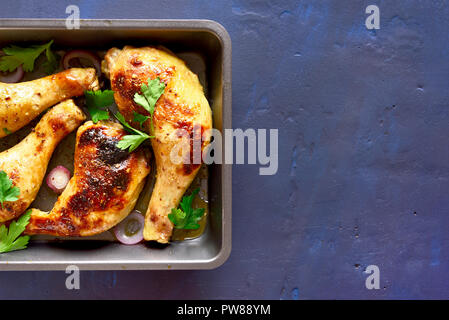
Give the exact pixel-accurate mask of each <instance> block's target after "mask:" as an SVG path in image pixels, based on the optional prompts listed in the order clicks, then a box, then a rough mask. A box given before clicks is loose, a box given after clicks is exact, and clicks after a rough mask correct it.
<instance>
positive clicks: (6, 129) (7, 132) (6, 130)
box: [3, 128, 12, 135]
mask: <svg viewBox="0 0 449 320" xmlns="http://www.w3.org/2000/svg"><path fill="white" fill-rule="evenodd" d="M3 132H4V133H5V134H6V135H8V134H11V133H12V132H11V131H9V129H8V128H3Z"/></svg>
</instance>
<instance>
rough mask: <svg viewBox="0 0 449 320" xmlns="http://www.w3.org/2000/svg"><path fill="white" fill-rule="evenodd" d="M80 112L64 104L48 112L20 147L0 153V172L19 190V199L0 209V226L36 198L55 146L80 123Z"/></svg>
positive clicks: (81, 118)
mask: <svg viewBox="0 0 449 320" xmlns="http://www.w3.org/2000/svg"><path fill="white" fill-rule="evenodd" d="M84 120H85V116H84V114H83V112H82V111H81V110H80V109H79V108H78V107H77V106H76V105H75V104H74V103H73V101H72V100H66V101H64V102H61V103H60V104H58V105H56V106H55V107H53V108H52V109H50V111H48V112H47V113H46V114H45V115H44V116H43V117H42V119H41V120H40V121H39V123H38V124H37V125H36V127H35V128H34V130H33V131H32V132H31V133H30V134H29V135H28V136H27V137H25V139H23V140H22V141H21V142H20V143H19V144H17V145H15V146H14V147H12V148H10V149H8V150H6V151H3V152H2V153H0V170H3V171H5V172H6V173H7V175H8V176H9V178H10V179H11V180H12V181H13V184H14V185H15V186H17V187H19V189H20V195H19V199H18V200H17V201H14V202H5V203H4V206H3V207H0V222H4V221H7V220H10V219H14V218H15V217H17V216H19V215H20V214H22V213H23V212H24V211H25V210H26V208H28V206H29V205H30V204H31V202H32V201H33V200H34V198H35V197H36V195H37V193H38V191H39V188H40V186H41V184H42V180H43V179H44V176H45V171H46V170H47V165H48V162H49V161H50V158H51V155H52V154H53V151H54V150H55V148H56V146H57V145H58V143H59V142H60V141H61V140H62V139H63V138H64V137H65V136H67V135H68V134H69V133H70V132H72V131H73V130H75V129H76V128H77V127H78V126H79V125H80V124H81V123H82V122H83V121H84Z"/></svg>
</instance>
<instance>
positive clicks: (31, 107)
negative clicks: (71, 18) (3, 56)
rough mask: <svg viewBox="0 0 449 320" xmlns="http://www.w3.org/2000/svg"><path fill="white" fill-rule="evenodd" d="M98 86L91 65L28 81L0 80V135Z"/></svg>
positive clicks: (18, 127) (20, 126)
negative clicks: (12, 81) (9, 81)
mask: <svg viewBox="0 0 449 320" xmlns="http://www.w3.org/2000/svg"><path fill="white" fill-rule="evenodd" d="M97 89H98V79H97V76H96V72H95V69H93V68H86V69H81V68H73V69H69V70H65V71H62V72H60V73H57V74H53V75H51V76H48V77H45V78H41V79H37V80H33V81H28V82H20V83H2V82H0V138H1V137H4V136H6V135H7V134H8V133H10V132H15V131H17V130H19V129H20V128H22V127H23V126H25V125H26V124H28V123H29V122H30V121H31V120H33V119H34V118H36V117H37V116H38V115H39V114H40V113H41V112H43V111H45V110H46V109H47V108H49V107H51V106H53V105H55V104H57V103H58V102H61V101H63V100H66V99H68V98H71V97H76V96H80V95H82V94H83V93H84V91H85V90H97Z"/></svg>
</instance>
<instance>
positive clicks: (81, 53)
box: [62, 49, 101, 75]
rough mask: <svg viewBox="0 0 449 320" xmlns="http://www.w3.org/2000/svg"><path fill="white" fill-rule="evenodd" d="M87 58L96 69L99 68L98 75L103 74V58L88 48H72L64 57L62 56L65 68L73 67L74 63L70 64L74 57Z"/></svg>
mask: <svg viewBox="0 0 449 320" xmlns="http://www.w3.org/2000/svg"><path fill="white" fill-rule="evenodd" d="M80 58H81V59H87V60H89V61H90V62H91V63H92V65H93V66H94V67H95V69H96V70H97V75H100V74H101V59H100V57H99V56H98V55H97V54H96V53H94V52H92V51H88V50H81V49H79V50H70V51H68V52H67V53H66V54H65V55H64V57H62V65H63V67H64V69H69V68H71V67H72V65H71V64H70V61H71V60H72V59H78V61H79V59H80Z"/></svg>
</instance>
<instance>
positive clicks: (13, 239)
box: [0, 210, 31, 253]
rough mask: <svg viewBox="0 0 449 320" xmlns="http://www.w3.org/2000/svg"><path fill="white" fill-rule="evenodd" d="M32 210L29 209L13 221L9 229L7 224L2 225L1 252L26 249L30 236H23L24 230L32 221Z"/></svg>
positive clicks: (0, 235) (0, 236) (0, 230)
mask: <svg viewBox="0 0 449 320" xmlns="http://www.w3.org/2000/svg"><path fill="white" fill-rule="evenodd" d="M30 215H31V210H28V211H27V212H26V213H25V214H24V215H22V216H21V217H20V218H19V219H18V220H17V221H13V222H11V224H10V225H9V230H8V229H7V228H6V226H5V225H2V226H0V253H4V252H10V251H15V250H22V249H25V248H26V246H27V244H28V241H29V240H30V237H29V236H22V237H20V235H21V234H22V232H23V231H24V230H25V228H26V226H27V225H28V223H29V222H30Z"/></svg>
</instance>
